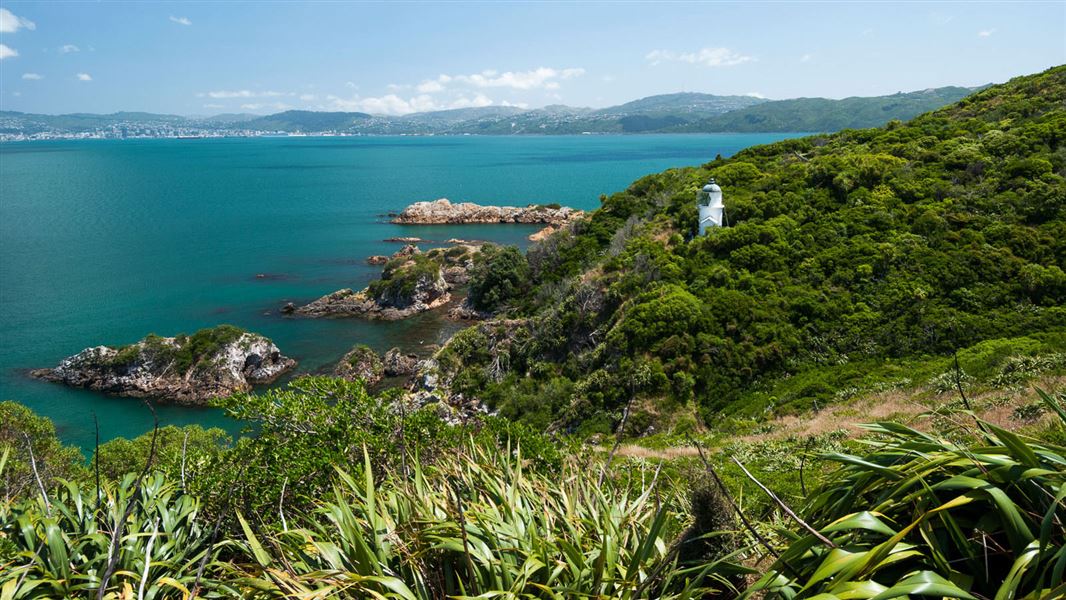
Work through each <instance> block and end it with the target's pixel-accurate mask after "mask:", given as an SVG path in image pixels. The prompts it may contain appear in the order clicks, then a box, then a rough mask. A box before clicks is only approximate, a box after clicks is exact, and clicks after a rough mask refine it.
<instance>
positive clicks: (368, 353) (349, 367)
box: [333, 344, 385, 385]
mask: <svg viewBox="0 0 1066 600" xmlns="http://www.w3.org/2000/svg"><path fill="white" fill-rule="evenodd" d="M333 374H334V375H336V376H337V377H343V378H344V379H348V380H351V381H355V380H356V379H361V380H363V381H364V382H365V383H366V384H367V385H374V384H375V383H377V382H379V381H381V378H382V377H383V376H384V375H385V365H384V364H383V363H382V361H381V357H379V356H378V355H377V353H376V352H374V351H373V350H371V349H370V348H369V347H367V346H364V345H361V344H360V345H358V346H356V347H354V348H352V349H351V350H349V351H348V353H347V354H345V355H344V358H342V359H341V361H340V362H339V363H337V366H336V367H335V368H334V369H333Z"/></svg>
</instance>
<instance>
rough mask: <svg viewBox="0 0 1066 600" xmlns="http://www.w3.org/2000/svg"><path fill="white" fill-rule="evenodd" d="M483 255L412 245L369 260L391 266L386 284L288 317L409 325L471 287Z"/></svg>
mask: <svg viewBox="0 0 1066 600" xmlns="http://www.w3.org/2000/svg"><path fill="white" fill-rule="evenodd" d="M479 251H480V247H479V246H472V245H456V246H452V247H450V248H434V249H433V250H430V251H429V252H422V251H421V250H420V249H419V248H418V247H417V246H414V245H410V244H408V245H407V246H404V247H403V248H402V249H400V250H399V251H398V252H396V253H395V254H393V255H392V256H389V257H384V256H372V257H370V258H369V259H368V262H370V263H371V264H384V265H385V266H384V268H383V269H382V272H381V279H379V280H377V281H374V282H372V283H371V284H370V285H369V286H367V287H366V288H365V289H363V290H360V291H358V292H357V291H355V290H352V289H350V288H344V289H340V290H337V291H335V292H332V293H329V294H326V295H325V296H322V297H321V298H318V299H317V300H314V301H313V302H310V303H308V304H305V305H304V306H300V307H296V306H289V305H286V306H285V307H284V308H283V309H282V312H283V313H285V314H296V315H300V316H303V317H309V318H343V317H362V318H366V319H380V320H385V321H395V320H399V319H404V318H407V317H410V316H413V315H416V314H419V313H422V312H425V311H428V310H433V309H435V308H439V307H441V306H444V305H445V304H448V303H449V302H451V300H452V295H451V290H452V289H454V288H455V287H456V286H459V285H463V284H464V283H466V281H467V279H468V277H469V276H468V274H467V271H468V270H469V269H470V268H471V267H472V266H473V257H474V255H475V254H477V253H478V252H479Z"/></svg>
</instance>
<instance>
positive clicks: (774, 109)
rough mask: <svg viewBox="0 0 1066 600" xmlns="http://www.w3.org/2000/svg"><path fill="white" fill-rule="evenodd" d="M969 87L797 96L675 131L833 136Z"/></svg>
mask: <svg viewBox="0 0 1066 600" xmlns="http://www.w3.org/2000/svg"><path fill="white" fill-rule="evenodd" d="M973 92H974V90H973V89H972V88H964V87H942V88H936V89H929V90H922V91H918V92H909V93H902V92H900V93H898V94H892V95H890V96H873V97H869V98H858V97H854V98H844V99H842V100H830V99H828V98H795V99H791V100H776V101H772V102H765V103H762V104H756V105H754V106H751V107H748V108H743V109H740V110H734V111H730V112H728V113H725V114H723V115H716V116H713V117H709V118H706V119H702V120H700V121H697V122H694V123H689V124H687V125H684V126H682V127H677V128H675V130H676V131H686V132H695V131H699V132H751V133H754V132H773V131H810V132H832V131H840V130H841V129H861V128H864V127H879V126H881V125H883V124H884V123H887V122H889V121H892V120H895V119H899V120H907V119H911V118H913V117H915V116H917V115H920V114H922V113H925V112H929V111H931V110H936V109H938V108H940V107H942V106H945V105H947V104H951V103H952V102H957V101H959V100H961V99H963V98H965V97H966V96H969V95H970V94H972V93H973Z"/></svg>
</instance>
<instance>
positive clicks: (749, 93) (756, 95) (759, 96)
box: [744, 92, 766, 100]
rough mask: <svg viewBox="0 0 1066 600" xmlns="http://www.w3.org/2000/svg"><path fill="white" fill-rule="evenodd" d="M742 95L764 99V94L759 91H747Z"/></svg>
mask: <svg viewBox="0 0 1066 600" xmlns="http://www.w3.org/2000/svg"><path fill="white" fill-rule="evenodd" d="M744 95H745V96H750V97H752V98H758V99H760V100H765V99H766V96H763V95H762V94H760V93H759V92H748V93H747V94H744Z"/></svg>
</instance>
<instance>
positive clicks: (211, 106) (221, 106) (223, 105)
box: [204, 104, 226, 108]
mask: <svg viewBox="0 0 1066 600" xmlns="http://www.w3.org/2000/svg"><path fill="white" fill-rule="evenodd" d="M204 108H226V105H225V104H205V105H204Z"/></svg>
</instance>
